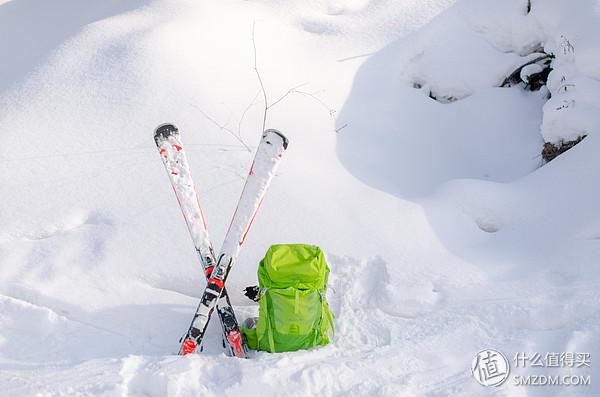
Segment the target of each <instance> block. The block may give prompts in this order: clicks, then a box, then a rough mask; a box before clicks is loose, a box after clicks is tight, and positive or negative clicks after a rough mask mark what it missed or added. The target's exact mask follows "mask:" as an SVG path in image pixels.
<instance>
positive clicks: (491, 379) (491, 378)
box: [471, 349, 510, 386]
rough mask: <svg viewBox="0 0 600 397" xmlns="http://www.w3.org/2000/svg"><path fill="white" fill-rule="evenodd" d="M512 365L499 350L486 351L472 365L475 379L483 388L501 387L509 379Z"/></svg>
mask: <svg viewBox="0 0 600 397" xmlns="http://www.w3.org/2000/svg"><path fill="white" fill-rule="evenodd" d="M509 372H510V365H509V364H508V360H507V359H506V357H505V356H504V354H502V353H500V352H499V351H498V350H494V349H485V350H482V351H480V352H479V353H477V355H476V356H475V358H474V359H473V362H472V363H471V373H472V374H473V377H474V378H475V379H476V380H477V382H479V383H480V384H482V385H483V386H500V385H501V384H502V383H504V381H505V380H506V379H507V378H508V374H509Z"/></svg>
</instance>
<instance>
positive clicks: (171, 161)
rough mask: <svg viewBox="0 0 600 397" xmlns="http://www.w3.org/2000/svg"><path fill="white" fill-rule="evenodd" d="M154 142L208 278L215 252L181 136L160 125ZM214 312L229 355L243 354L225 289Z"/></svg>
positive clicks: (238, 355) (175, 130)
mask: <svg viewBox="0 0 600 397" xmlns="http://www.w3.org/2000/svg"><path fill="white" fill-rule="evenodd" d="M154 141H155V142H156V146H157V148H158V151H159V154H160V156H161V158H162V160H163V164H164V166H165V169H166V171H167V175H168V176H169V180H170V182H171V186H172V187H173V191H174V192H175V196H176V197H177V201H178V202H179V207H180V208H181V212H182V213H183V218H184V219H185V223H186V225H187V228H188V231H189V233H190V236H191V238H192V242H193V243H194V247H195V248H196V253H197V254H198V257H199V259H200V262H201V263H202V267H203V272H204V275H205V276H206V278H207V279H208V278H209V277H210V275H211V273H212V270H213V267H214V265H215V254H214V250H213V247H212V244H211V242H210V239H209V237H208V228H207V226H206V221H205V219H204V214H203V213H202V207H201V206H200V200H199V198H198V193H197V191H196V188H195V186H194V181H193V179H192V176H191V173H190V167H189V164H188V161H187V157H186V154H185V150H184V147H183V144H182V143H181V136H180V134H179V131H178V129H177V127H175V126H174V125H172V124H162V125H160V126H158V128H156V130H155V132H154ZM217 313H218V315H219V319H220V322H221V328H222V330H223V345H224V346H225V347H226V348H227V350H228V352H229V354H230V355H233V356H236V357H242V358H243V357H245V356H246V352H247V349H246V346H245V344H244V343H243V339H242V336H241V334H240V330H239V327H238V323H237V320H236V317H235V313H234V311H233V307H232V306H231V303H230V301H229V296H228V295H227V291H223V294H222V295H221V297H220V299H219V302H218V304H217ZM180 353H181V352H180Z"/></svg>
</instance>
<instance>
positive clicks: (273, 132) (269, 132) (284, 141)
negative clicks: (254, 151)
mask: <svg viewBox="0 0 600 397" xmlns="http://www.w3.org/2000/svg"><path fill="white" fill-rule="evenodd" d="M269 135H277V136H279V138H280V139H281V140H282V145H283V149H284V150H285V149H287V147H288V143H289V142H290V141H289V140H288V139H287V138H286V136H285V135H283V133H282V132H281V131H279V130H275V129H272V128H271V129H268V130H265V132H264V133H263V138H266V137H267V136H269Z"/></svg>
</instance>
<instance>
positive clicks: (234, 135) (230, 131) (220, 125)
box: [190, 103, 252, 152]
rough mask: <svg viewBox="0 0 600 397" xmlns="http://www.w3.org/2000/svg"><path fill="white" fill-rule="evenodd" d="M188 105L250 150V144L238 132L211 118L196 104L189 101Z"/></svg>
mask: <svg viewBox="0 0 600 397" xmlns="http://www.w3.org/2000/svg"><path fill="white" fill-rule="evenodd" d="M190 105H191V106H192V107H194V108H196V109H197V110H198V111H199V112H200V114H201V115H203V116H204V117H205V118H206V119H207V120H208V121H210V122H211V123H213V124H214V125H216V126H217V127H218V128H219V129H220V130H222V131H227V132H228V133H229V134H230V135H231V136H233V137H234V138H235V139H236V140H237V141H238V142H239V143H241V144H242V145H243V146H244V148H246V150H247V151H249V152H251V151H252V150H251V149H250V146H248V145H247V144H246V142H244V140H243V139H242V138H241V136H239V135H238V134H236V133H235V132H234V131H232V130H231V129H230V128H228V127H227V126H226V125H222V124H220V123H219V122H218V121H217V120H215V119H214V118H212V117H211V116H210V115H208V114H207V113H206V112H204V111H203V110H202V109H200V108H199V107H198V106H196V105H194V104H193V103H190Z"/></svg>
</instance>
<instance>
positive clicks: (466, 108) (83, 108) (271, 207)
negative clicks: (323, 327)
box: [0, 0, 600, 396]
mask: <svg viewBox="0 0 600 397" xmlns="http://www.w3.org/2000/svg"><path fill="white" fill-rule="evenodd" d="M527 4H528V2H527V1H526V0H523V1H521V0H510V1H503V2H497V1H492V0H481V1H458V2H456V3H455V2H454V1H451V0H427V1H391V0H383V1H376V0H352V1H341V0H310V1H306V0H295V1H240V0H224V1H223V0H221V1H203V2H198V1H192V0H154V1H150V0H138V1H127V2H113V1H105V2H98V1H75V0H60V1H55V2H45V1H42V0H8V1H6V0H4V1H3V0H0V26H1V28H0V29H1V30H0V33H1V34H0V51H1V53H2V54H3V55H4V58H5V59H10V62H2V63H1V64H0V109H2V110H1V111H0V125H1V126H2V127H1V129H0V131H1V132H0V134H1V135H0V136H1V137H2V146H1V148H0V154H1V158H2V161H1V162H0V178H1V179H0V193H1V197H2V206H0V395H7V396H29V395H32V396H33V395H42V396H56V395H65V396H71V395H84V396H87V395H105V396H113V395H123V396H136V395H148V396H163V395H170V396H196V395H201V396H212V395H215V396H217V395H219V396H221V395H230V396H238V395H243V394H245V395H258V394H260V395H264V396H278V395H285V396H306V395H324V396H398V395H408V396H410V395H414V396H423V395H427V396H442V395H464V396H473V395H482V394H485V393H492V392H493V393H494V394H495V395H515V396H517V395H518V396H524V395H527V396H529V395H532V396H537V395H540V396H542V395H543V396H546V395H566V396H573V395H577V396H591V395H597V394H598V393H600V389H599V388H598V386H597V385H596V383H597V381H596V379H595V378H594V377H593V379H592V385H590V386H580V387H564V386H563V387H525V386H520V387H519V386H514V385H512V384H511V382H510V379H509V381H507V383H506V384H504V385H503V386H500V387H498V388H494V389H486V388H485V387H483V386H481V385H479V384H478V383H477V382H476V381H475V380H474V379H473V377H472V376H471V373H470V367H471V360H472V359H473V357H474V356H475V354H476V353H477V352H478V351H479V350H481V349H485V348H496V349H498V350H500V351H503V352H504V353H505V354H506V355H508V356H509V358H512V356H513V355H514V354H515V353H517V352H540V353H542V354H543V353H545V352H587V353H590V354H591V357H592V369H588V368H574V369H572V370H571V371H570V372H569V371H567V372H564V370H563V372H560V370H559V371H555V372H556V373H557V374H561V375H562V374H570V373H573V374H575V375H590V374H592V373H593V371H592V370H594V366H596V361H597V360H598V359H600V336H599V335H600V316H599V315H598V312H597V309H596V308H597V307H598V305H599V304H600V292H599V291H600V289H599V287H600V269H599V267H598V263H597V260H596V258H597V257H598V255H599V254H600V245H599V244H598V242H599V240H600V217H599V216H598V212H599V210H600V208H599V207H600V205H599V204H598V203H599V202H600V200H599V199H600V197H599V196H600V189H598V187H597V183H596V178H597V175H598V174H599V172H598V171H599V170H600V160H598V156H597V155H596V153H597V148H598V147H599V146H600V141H598V137H597V135H598V134H597V130H598V129H599V127H600V120H599V119H598V114H600V112H598V110H599V109H598V107H599V106H600V98H599V97H598V96H599V95H600V94H598V93H600V90H599V89H598V85H599V82H598V80H600V69H598V64H599V63H598V60H599V59H600V48H599V44H598V40H597V38H598V37H599V34H600V28H598V26H600V24H599V23H598V22H599V21H600V6H599V5H598V3H597V2H596V1H592V0H584V1H581V2H578V3H577V7H573V6H571V5H569V4H568V2H564V1H558V0H552V1H544V2H542V1H532V2H531V10H530V12H527ZM253 30H254V38H255V44H256V61H257V65H258V68H259V71H260V74H261V76H262V78H263V81H264V83H265V88H266V91H267V93H268V97H269V98H268V99H269V102H270V103H271V104H273V103H275V102H276V101H277V100H278V99H279V98H281V97H282V96H284V95H286V93H288V92H289V95H287V96H286V97H285V98H284V99H283V100H282V101H281V102H279V103H277V104H276V105H274V106H273V107H272V108H270V109H269V112H268V118H267V128H269V127H272V128H277V129H280V130H282V131H283V132H285V133H286V135H287V136H288V137H289V139H290V147H289V150H288V153H287V154H286V158H285V159H284V162H283V164H282V166H281V168H280V169H279V172H278V175H277V176H276V177H275V178H274V180H273V184H272V186H271V188H270V191H269V193H268V195H267V197H266V199H265V202H264V203H263V206H262V209H261V211H260V214H259V215H258V218H257V219H256V222H255V224H254V226H253V229H252V231H251V233H250V235H249V238H248V242H247V244H246V247H245V248H244V250H243V252H242V255H241V257H240V262H239V265H238V267H236V268H234V269H233V272H232V275H231V277H230V279H229V280H228V290H229V293H230V294H231V296H232V298H233V300H234V304H235V305H236V310H237V313H238V316H239V317H240V319H241V320H243V319H244V318H245V317H247V316H250V315H253V314H254V313H255V312H256V306H254V305H251V304H250V302H249V301H248V300H246V299H245V298H244V297H242V296H241V292H240V291H241V290H242V288H243V287H245V286H246V285H250V284H253V283H255V280H256V275H255V272H256V268H257V262H258V260H260V258H261V257H262V255H263V254H264V252H265V251H266V249H267V248H268V246H269V245H270V244H274V243H288V242H289V243H293V242H305V243H313V244H317V245H319V246H321V247H322V248H323V249H324V250H325V251H326V252H327V254H328V257H329V262H330V266H331V269H332V273H331V276H330V282H331V284H332V288H331V289H330V293H329V300H330V302H331V306H332V309H333V311H334V312H335V314H336V334H335V339H334V343H333V344H332V345H330V346H327V347H325V348H321V349H317V350H314V351H303V352H296V353H286V354H264V353H256V354H254V356H253V357H252V359H249V360H236V359H232V358H229V357H226V356H224V355H223V352H222V349H221V347H220V340H219V337H220V336H219V331H218V325H217V324H216V322H214V321H213V322H211V326H210V328H209V331H208V339H207V341H206V346H205V351H204V352H203V353H202V354H199V355H195V356H191V357H185V358H181V357H178V356H175V355H174V353H175V352H176V351H177V349H178V339H179V337H180V336H181V334H182V333H183V332H184V331H185V328H186V327H187V325H188V323H189V320H190V316H191V315H192V313H193V310H194V309H195V306H196V304H197V300H198V297H199V295H200V293H201V291H202V289H203V287H204V279H203V275H202V274H201V272H200V264H199V263H197V258H196V256H195V253H194V251H193V246H192V243H191V241H190V238H189V236H188V234H187V230H186V227H185V223H184V221H183V219H182V217H181V214H180V213H179V208H178V206H177V204H176V201H175V197H174V195H173V192H172V191H171V190H170V187H169V183H168V180H167V178H166V177H165V175H164V170H163V168H162V164H161V161H160V158H159V157H158V154H157V152H156V149H155V146H154V143H153V140H152V132H153V130H154V128H155V127H156V126H157V125H158V124H160V123H163V122H166V121H171V122H174V123H175V124H176V125H177V126H178V127H179V128H180V130H181V133H182V138H183V140H184V143H185V145H186V147H187V151H188V155H189V160H190V163H191V167H192V172H193V175H194V179H195V181H196V185H197V187H198V190H199V194H200V197H201V199H202V204H203V208H204V212H205V215H206V218H207V223H208V227H209V229H210V234H211V237H212V239H213V244H214V245H215V247H216V248H218V247H220V245H221V240H222V238H223V236H224V234H225V232H226V228H227V226H228V224H229V220H230V217H231V212H232V210H233V208H234V206H235V203H236V201H237V198H238V195H239V193H240V191H241V188H242V185H243V179H244V177H245V175H246V174H247V171H248V168H249V166H250V162H251V160H252V157H253V153H252V149H254V147H255V145H256V144H257V142H258V140H259V137H260V129H261V124H262V116H263V114H262V109H263V106H264V105H263V104H262V102H261V101H262V98H261V94H260V91H259V85H258V81H257V78H256V75H255V71H254V55H255V54H254V49H253V47H254V46H253V42H252V36H253ZM565 40H566V41H565ZM567 43H568V44H567ZM540 48H541V50H543V51H545V52H547V53H553V54H554V56H555V58H554V59H553V66H554V69H553V71H552V72H551V74H550V76H549V80H548V86H547V87H544V88H542V90H540V91H537V92H528V91H525V90H523V89H522V88H521V87H519V86H514V87H510V88H499V87H498V86H499V85H500V83H501V82H502V80H503V79H504V78H505V77H506V76H507V75H508V74H509V73H511V72H512V71H513V70H514V69H515V68H516V67H518V66H519V65H522V64H523V63H524V62H525V61H526V60H527V59H529V58H528V57H531V56H532V55H531V54H532V53H533V52H535V51H538V50H540ZM563 77H564V78H563ZM430 94H431V95H432V96H434V97H436V98H438V99H441V100H438V101H435V100H433V99H431V98H429V95H430ZM549 95H550V96H551V97H550V99H548V96H549ZM449 98H451V99H449ZM444 99H445V100H444ZM446 102H450V103H446ZM581 134H587V135H588V137H587V138H586V139H585V140H584V141H582V143H581V144H579V145H577V146H576V147H574V148H573V149H571V150H570V151H568V152H566V153H565V154H563V155H561V156H560V157H558V158H557V159H555V160H554V161H552V162H551V163H549V164H547V165H544V166H543V167H542V160H541V158H540V151H541V147H542V144H543V142H544V141H550V142H559V141H560V140H570V139H573V138H574V137H576V136H579V135H581ZM248 147H249V148H250V150H248ZM567 370H568V369H567ZM540 373H541V374H546V375H552V374H554V373H544V372H539V371H538V372H536V371H532V370H531V368H527V369H523V368H513V374H514V375H519V374H523V375H528V374H540ZM595 381H596V382H595ZM594 382H595V383H594Z"/></svg>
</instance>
